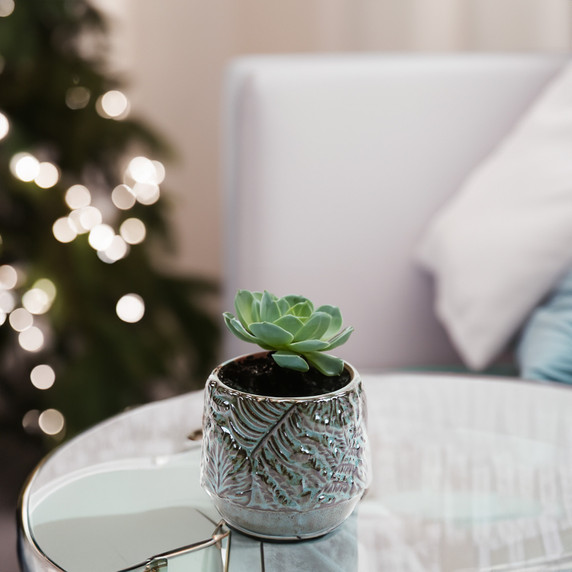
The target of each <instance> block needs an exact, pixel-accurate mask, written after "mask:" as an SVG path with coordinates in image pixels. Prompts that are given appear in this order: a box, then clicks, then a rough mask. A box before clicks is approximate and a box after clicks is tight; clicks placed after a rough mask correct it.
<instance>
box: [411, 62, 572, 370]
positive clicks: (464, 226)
mask: <svg viewBox="0 0 572 572" xmlns="http://www.w3.org/2000/svg"><path fill="white" fill-rule="evenodd" d="M419 258H420V260H421V262H422V264H423V265H424V266H426V267H427V268H428V269H429V270H430V271H431V272H432V273H433V274H434V277H435V282H436V312H437V314H438V316H439V317H440V318H441V320H442V321H443V323H444V325H445V327H446V328H447V330H448V332H449V334H450V336H451V338H452V340H453V343H454V344H455V346H456V347H457V349H458V351H459V352H460V354H461V355H462V357H463V359H464V361H465V362H466V364H467V365H468V366H469V367H471V368H474V369H481V368H484V367H486V366H487V365H488V364H489V363H490V362H491V361H492V360H493V359H494V358H495V357H496V356H497V355H498V354H499V352H501V351H502V350H503V349H504V348H505V346H506V344H507V342H508V341H509V340H510V338H511V337H512V336H513V335H514V333H515V332H516V330H517V329H518V327H519V326H520V325H521V324H522V323H523V321H524V320H525V318H526V316H527V315H528V314H529V312H530V311H531V310H532V309H533V308H534V306H535V305H536V304H537V303H538V302H539V301H540V300H541V298H542V297H543V296H544V295H546V294H547V292H548V291H549V290H550V288H551V287H552V286H553V285H554V283H555V281H556V280H557V279H558V278H559V277H560V275H561V274H562V273H563V272H564V271H565V270H566V269H567V268H568V267H569V266H570V265H571V263H572V64H568V65H567V66H566V67H565V68H564V69H563V70H562V71H561V73H560V74H558V76H557V77H556V78H555V79H554V80H552V82H550V83H549V85H548V86H547V87H546V88H545V90H544V91H543V93H542V94H541V95H540V96H539V98H538V99H537V100H536V102H535V103H534V104H533V106H532V107H531V108H530V110H529V111H528V112H527V113H526V114H525V115H524V116H523V117H522V118H521V120H520V121H519V122H518V123H517V125H516V127H515V128H514V129H513V130H512V131H511V132H510V133H509V134H508V135H507V136H506V138H505V139H504V140H503V141H502V142H501V143H500V144H499V145H498V146H497V148H496V149H495V150H494V151H493V152H492V154H490V155H489V157H488V158H487V159H486V160H485V161H484V162H483V163H482V164H481V165H480V166H479V167H478V168H477V169H476V170H474V171H473V172H472V174H471V175H470V176H469V177H468V179H467V180H466V182H465V183H464V185H463V186H462V187H461V189H460V191H459V192H458V193H457V194H456V195H455V196H454V197H453V199H451V200H450V201H449V202H448V203H447V204H446V205H445V206H444V208H443V209H442V210H441V211H440V212H439V213H438V214H437V215H436V216H435V218H434V219H433V220H432V222H431V223H430V225H429V227H428V229H427V232H426V234H425V236H424V237H423V238H422V241H421V245H420V250H419Z"/></svg>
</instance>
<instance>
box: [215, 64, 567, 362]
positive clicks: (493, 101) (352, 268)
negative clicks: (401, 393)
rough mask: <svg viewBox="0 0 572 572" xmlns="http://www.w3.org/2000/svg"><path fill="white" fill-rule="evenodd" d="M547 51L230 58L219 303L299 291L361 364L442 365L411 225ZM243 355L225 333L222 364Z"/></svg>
mask: <svg viewBox="0 0 572 572" xmlns="http://www.w3.org/2000/svg"><path fill="white" fill-rule="evenodd" d="M564 61H565V58H564V56H557V55H518V54H517V55H495V54H486V55H483V54H463V55H461V54H449V55H447V54H443V55H419V54H417V55H398V54H395V55H347V56H344V55H340V56H258V57H247V58H241V59H238V60H236V61H234V62H233V63H232V65H231V66H230V69H229V71H228V76H227V83H226V90H225V117H224V130H223V138H224V145H225V150H224V156H223V165H224V181H225V183H224V185H225V193H224V205H225V214H226V217H225V272H226V275H225V280H224V285H225V302H224V303H225V309H231V308H232V301H233V298H234V294H235V292H236V290H237V289H238V288H247V289H250V290H263V289H267V290H270V291H271V292H274V293H275V294H277V295H285V294H290V293H293V294H294V293H298V294H303V295H305V296H307V297H309V298H310V299H312V300H313V301H314V302H316V303H317V304H334V305H337V306H339V307H340V308H341V310H342V313H343V315H344V322H345V323H346V324H351V325H353V326H354V327H355V329H356V332H355V333H354V334H353V336H352V338H351V339H350V341H349V342H348V343H347V344H346V345H345V346H343V347H342V348H340V349H339V350H338V352H337V353H338V355H339V356H340V357H344V358H345V359H347V360H349V361H351V362H352V363H353V364H354V365H355V366H356V367H358V369H360V370H364V371H366V370H381V369H388V368H396V367H410V366H413V367H418V366H435V365H437V366H438V365H444V364H455V363H458V362H459V358H458V356H457V354H456V352H455V350H454V349H453V348H452V347H451V344H450V342H449V340H448V338H447V335H446V333H445V332H444V330H443V329H442V327H441V325H440V324H439V323H438V322H437V320H436V318H435V316H434V313H433V307H432V306H433V292H432V284H431V281H430V278H429V277H428V276H427V275H426V274H425V273H424V272H423V270H421V269H420V268H419V267H418V266H417V265H416V263H415V260H414V254H415V248H416V244H417V241H418V239H419V237H420V234H421V232H422V231H423V228H424V227H425V225H426V223H427V222H428V220H429V219H430V217H431V216H432V215H433V213H434V212H435V211H436V209H437V208H438V207H439V206H440V205H442V204H443V202H444V201H445V200H446V199H447V198H448V197H450V196H451V195H452V194H453V193H455V191H456V190H457V189H458V187H459V185H460V184H461V183H462V181H463V179H464V178H465V177H466V175H467V174H468V173H469V171H470V170H471V169H472V168H473V167H474V166H476V165H477V164H478V163H479V161H480V160H482V159H483V158H484V157H485V156H486V154H487V153H488V152H489V151H491V150H492V148H493V147H494V145H495V144H496V143H497V142H498V141H499V139H500V138H501V137H502V136H503V135H504V134H505V133H506V132H507V131H508V130H509V129H510V128H511V126H512V125H513V124H514V123H515V121H516V120H517V119H518V118H519V116H520V115H521V114H522V113H523V112H524V111H525V110H526V108H527V106H528V105H529V104H530V103H531V102H532V101H533V100H534V98H535V96H536V95H537V94H538V93H539V91H540V90H541V89H542V87H543V86H544V85H545V84H546V83H547V81H549V80H550V79H551V78H552V77H553V76H554V75H555V74H556V73H557V72H558V70H559V69H560V68H561V67H562V66H563V64H564ZM253 349H254V348H253V346H250V347H249V345H248V344H243V343H242V342H239V341H238V340H235V339H233V338H232V337H231V336H230V335H228V336H227V339H226V344H225V352H224V353H225V357H231V356H233V355H237V354H239V353H246V352H249V351H252V350H253Z"/></svg>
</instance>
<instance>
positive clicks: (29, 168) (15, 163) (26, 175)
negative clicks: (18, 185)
mask: <svg viewBox="0 0 572 572" xmlns="http://www.w3.org/2000/svg"><path fill="white" fill-rule="evenodd" d="M10 172H11V173H12V175H14V177H16V178H17V179H20V181H24V182H26V183H28V182H30V181H33V180H34V179H35V178H36V177H37V176H38V174H39V172H40V162H39V161H38V160H37V159H36V158H35V157H34V156H33V155H30V153H16V154H15V155H14V156H13V157H12V159H10Z"/></svg>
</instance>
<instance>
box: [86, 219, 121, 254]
mask: <svg viewBox="0 0 572 572" xmlns="http://www.w3.org/2000/svg"><path fill="white" fill-rule="evenodd" d="M114 236H115V232H114V231H113V229H112V228H111V227H110V226H109V225H108V224H98V225H96V226H94V227H93V228H92V229H91V230H90V231H89V238H88V242H89V245H90V246H91V247H92V248H93V249H95V250H106V249H107V248H109V247H110V246H111V243H112V241H113V237H114Z"/></svg>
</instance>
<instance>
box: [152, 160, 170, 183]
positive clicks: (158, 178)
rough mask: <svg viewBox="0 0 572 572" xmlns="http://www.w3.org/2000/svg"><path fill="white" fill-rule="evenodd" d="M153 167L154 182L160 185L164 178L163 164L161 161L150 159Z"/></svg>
mask: <svg viewBox="0 0 572 572" xmlns="http://www.w3.org/2000/svg"><path fill="white" fill-rule="evenodd" d="M151 162H152V163H153V166H154V167H155V180H154V182H155V183H157V184H158V185H160V184H161V183H162V182H163V181H164V180H165V175H166V172H165V165H163V163H161V161H151Z"/></svg>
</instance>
